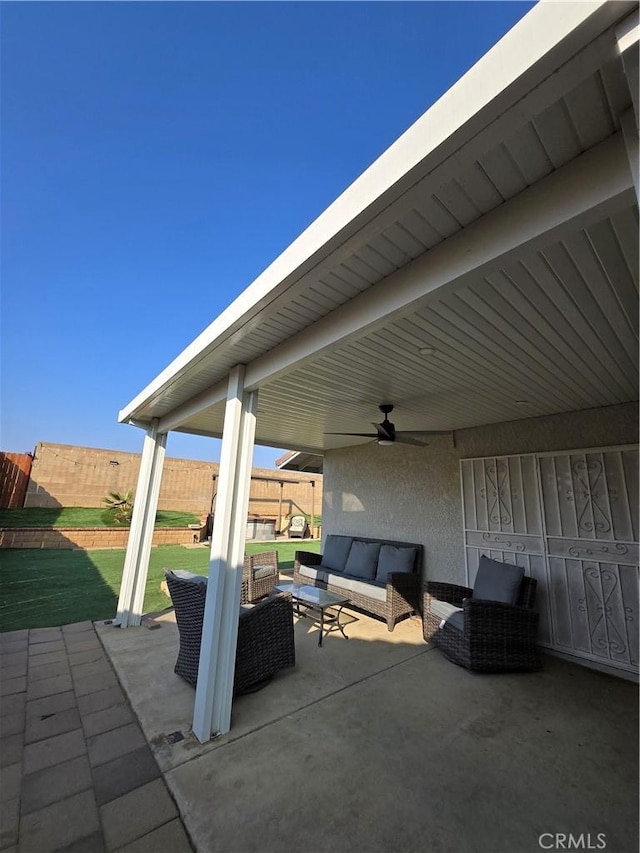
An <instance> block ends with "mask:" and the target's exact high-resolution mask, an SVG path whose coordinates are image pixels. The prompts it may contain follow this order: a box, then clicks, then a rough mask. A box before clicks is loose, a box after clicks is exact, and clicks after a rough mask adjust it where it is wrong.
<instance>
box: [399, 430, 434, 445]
mask: <svg viewBox="0 0 640 853" xmlns="http://www.w3.org/2000/svg"><path fill="white" fill-rule="evenodd" d="M396 444H415V445H416V447H426V446H427V445H426V443H425V442H424V441H418V439H417V438H409V436H408V435H402V433H396Z"/></svg>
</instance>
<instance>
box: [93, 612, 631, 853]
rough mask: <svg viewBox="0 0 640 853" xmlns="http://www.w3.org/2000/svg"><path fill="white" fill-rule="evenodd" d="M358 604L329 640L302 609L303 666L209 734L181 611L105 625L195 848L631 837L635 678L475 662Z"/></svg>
mask: <svg viewBox="0 0 640 853" xmlns="http://www.w3.org/2000/svg"><path fill="white" fill-rule="evenodd" d="M354 615H356V616H357V621H353V622H351V623H350V624H349V626H348V627H347V628H346V632H347V634H348V636H349V640H345V639H344V638H343V637H341V636H340V635H339V634H338V633H333V634H330V635H329V636H328V637H326V638H325V640H324V642H323V646H322V647H321V648H319V647H318V645H317V639H318V635H317V628H316V627H315V626H314V625H313V623H312V622H311V621H310V620H307V619H301V620H299V621H297V623H296V627H295V641H296V667H295V668H293V669H291V670H287V671H284V672H282V673H280V674H279V675H278V676H277V677H276V678H275V679H274V680H273V681H272V682H271V684H270V685H268V686H267V687H266V688H265V689H264V690H262V691H260V692H258V693H255V694H252V695H249V696H243V697H238V698H237V699H236V700H235V701H234V706H233V719H232V730H231V732H230V733H229V734H227V735H224V736H221V737H219V738H217V739H215V740H213V741H210V742H209V743H207V744H200V743H199V742H198V741H197V740H196V739H195V738H194V736H193V735H192V734H190V731H189V730H190V725H191V718H192V711H193V701H194V691H193V689H192V688H191V687H189V686H188V685H187V684H186V683H185V682H183V681H182V680H181V679H180V678H178V677H177V676H175V675H174V673H173V666H174V663H175V657H176V654H177V647H178V635H177V628H176V626H175V621H174V618H173V614H172V613H167V614H163V615H161V616H158V617H156V618H155V619H152V620H145V624H144V625H143V626H142V627H140V628H132V629H127V630H124V631H122V630H120V629H117V628H113V627H112V626H109V625H106V624H100V623H98V624H97V625H96V629H97V631H98V635H99V636H100V638H101V640H102V642H103V644H104V647H105V649H106V651H107V654H108V655H109V657H110V658H111V662H112V664H113V666H114V669H115V670H116V673H117V675H118V678H119V680H120V682H121V684H122V686H123V688H124V690H125V692H126V693H127V695H128V697H129V700H130V702H131V705H132V707H133V709H134V711H135V712H136V714H137V716H138V718H139V720H140V724H141V727H142V729H143V731H144V733H145V735H146V737H147V740H148V741H149V743H150V745H151V749H152V751H153V752H154V754H155V756H156V759H157V761H158V763H159V765H160V768H161V769H162V771H163V774H164V777H165V780H166V783H167V785H168V786H169V789H170V790H171V792H172V794H173V796H174V797H175V800H176V802H177V804H178V807H179V810H180V813H181V816H182V818H183V821H184V824H185V827H186V828H187V830H188V832H189V834H190V836H191V839H192V841H193V843H194V845H195V847H196V849H197V850H198V851H200V853H212V851H222V852H223V853H244V852H245V851H261V852H262V851H294V850H298V849H303V850H311V851H325V850H327V851H329V850H331V851H338V853H341V851H345V853H346V851H363V853H369V851H400V850H401V851H433V853H464V851H473V853H485V851H486V853H502V851H504V853H529V851H540V850H542V849H552V850H553V849H606V850H607V851H610V852H611V851H617V853H627V851H634V853H635V851H636V850H637V849H638V687H637V685H636V684H633V683H630V682H628V681H624V680H622V679H618V678H615V677H612V676H608V675H604V674H602V673H599V672H594V671H592V670H587V669H585V668H583V667H580V666H577V665H574V664H571V663H567V662H565V661H563V660H559V659H557V658H553V657H551V656H546V657H545V666H544V669H543V670H542V671H541V672H539V673H527V674H518V675H474V674H471V673H468V672H466V671H465V670H463V669H460V668H459V667H456V666H454V665H453V664H451V663H449V662H448V661H446V660H445V659H444V658H443V657H442V655H441V653H440V652H439V650H438V649H435V648H433V647H431V646H428V645H427V644H426V643H424V641H423V639H422V633H421V625H420V622H419V621H418V620H417V619H410V620H407V621H405V622H403V623H401V624H399V625H398V626H397V627H396V629H395V631H394V632H393V633H391V634H390V633H389V632H388V631H387V629H386V626H385V624H384V623H382V622H379V621H377V620H374V619H369V618H367V617H366V616H363V615H362V614H354ZM152 626H159V627H155V628H154V629H153V630H149V628H150V627H152ZM557 833H561V834H564V835H565V836H566V839H567V840H565V841H564V842H562V839H560V844H558V843H557V841H558V840H557V839H556V837H555V836H556V834H557ZM569 834H571V835H572V837H573V838H574V839H578V836H582V838H581V839H578V841H579V844H580V846H578V847H573V848H570V847H569V848H567V847H566V845H567V844H568V843H569V842H568V836H569ZM599 834H600V835H599ZM541 836H542V837H541ZM562 843H564V845H565V847H564V848H563V847H562ZM602 843H605V844H606V847H605V848H603V847H602ZM597 844H600V847H599V848H598V847H596V845H597Z"/></svg>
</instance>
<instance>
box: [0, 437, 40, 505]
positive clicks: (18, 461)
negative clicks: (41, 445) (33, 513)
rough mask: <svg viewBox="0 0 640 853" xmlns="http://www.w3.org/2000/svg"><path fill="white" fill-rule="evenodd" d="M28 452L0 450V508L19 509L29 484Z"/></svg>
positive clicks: (29, 459)
mask: <svg viewBox="0 0 640 853" xmlns="http://www.w3.org/2000/svg"><path fill="white" fill-rule="evenodd" d="M32 462H33V457H32V456H31V454H30V453H4V452H2V451H0V509H21V508H22V507H23V506H24V499H25V495H26V493H27V486H28V485H29V475H30V474H31V464H32Z"/></svg>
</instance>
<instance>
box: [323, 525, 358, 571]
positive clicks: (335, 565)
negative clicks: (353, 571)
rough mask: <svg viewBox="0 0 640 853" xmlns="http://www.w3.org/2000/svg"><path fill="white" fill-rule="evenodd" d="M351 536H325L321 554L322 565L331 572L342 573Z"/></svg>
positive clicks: (351, 539) (351, 540) (349, 547)
mask: <svg viewBox="0 0 640 853" xmlns="http://www.w3.org/2000/svg"><path fill="white" fill-rule="evenodd" d="M352 542H353V537H352V536H335V535H333V534H331V535H330V536H327V541H326V542H325V544H324V553H323V554H322V565H323V566H324V567H325V568H326V569H330V570H331V571H332V572H342V571H344V566H345V563H346V562H347V557H348V556H349V551H350V550H351V543H352Z"/></svg>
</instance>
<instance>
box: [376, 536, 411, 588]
mask: <svg viewBox="0 0 640 853" xmlns="http://www.w3.org/2000/svg"><path fill="white" fill-rule="evenodd" d="M415 562H416V549H415V548H411V547H408V546H406V545H383V546H382V547H381V548H380V557H379V558H378V569H377V571H376V580H377V581H382V582H384V583H386V582H387V575H388V574H389V572H412V571H413V569H414V566H415Z"/></svg>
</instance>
